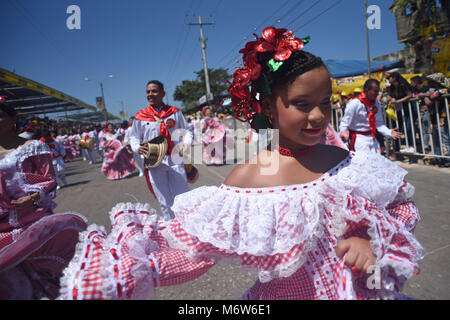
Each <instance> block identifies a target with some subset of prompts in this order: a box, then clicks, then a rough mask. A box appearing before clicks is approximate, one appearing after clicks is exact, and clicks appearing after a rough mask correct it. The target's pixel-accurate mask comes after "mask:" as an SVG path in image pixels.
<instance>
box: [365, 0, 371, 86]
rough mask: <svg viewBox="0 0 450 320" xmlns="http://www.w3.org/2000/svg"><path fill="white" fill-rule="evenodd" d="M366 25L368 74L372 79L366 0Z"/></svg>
mask: <svg viewBox="0 0 450 320" xmlns="http://www.w3.org/2000/svg"><path fill="white" fill-rule="evenodd" d="M364 17H365V19H364V25H365V27H366V47H367V74H368V76H369V79H370V48H369V28H368V27H367V19H368V16H367V0H364Z"/></svg>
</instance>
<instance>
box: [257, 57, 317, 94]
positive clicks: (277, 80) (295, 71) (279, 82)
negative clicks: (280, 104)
mask: <svg viewBox="0 0 450 320" xmlns="http://www.w3.org/2000/svg"><path fill="white" fill-rule="evenodd" d="M273 54H274V53H273V51H269V52H264V53H263V54H261V55H260V56H259V57H258V62H259V63H260V65H261V66H262V67H263V70H262V73H261V76H260V77H259V78H258V80H257V81H256V88H257V90H258V92H260V93H262V92H264V89H263V88H264V86H265V84H264V82H265V79H264V76H265V77H266V79H267V82H268V85H269V88H270V91H269V92H270V93H272V92H273V90H275V89H277V88H280V87H282V86H285V85H289V84H291V83H292V82H294V81H295V79H297V77H298V76H300V75H302V74H304V73H306V72H308V71H311V70H313V69H315V68H319V67H326V66H325V63H324V62H323V61H322V59H321V58H319V57H317V56H315V55H313V54H312V53H310V52H307V51H304V50H300V51H294V52H292V55H291V57H290V58H289V59H287V60H286V61H284V63H283V65H282V66H281V67H280V68H279V69H278V70H277V71H274V72H272V71H270V70H269V67H268V66H267V62H268V61H269V60H270V59H271V58H272V57H273ZM263 74H264V75H263Z"/></svg>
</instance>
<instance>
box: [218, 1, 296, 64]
mask: <svg viewBox="0 0 450 320" xmlns="http://www.w3.org/2000/svg"><path fill="white" fill-rule="evenodd" d="M290 1H291V0H287V1H285V2H284V3H283V4H282V5H281V6H279V7H278V9H277V10H275V12H274V13H272V14H271V15H270V17H269V18H266V19H265V20H264V21H263V22H262V23H260V24H259V25H258V26H257V27H256V28H255V31H256V30H257V29H259V28H260V27H261V26H262V25H264V24H265V23H267V21H268V20H270V19H272V18H273V17H274V16H275V14H277V13H278V11H280V10H281V9H282V8H283V7H285V6H286V4H288V3H289V2H290ZM303 1H304V0H301V2H303ZM251 35H252V34H249V35H248V36H247V37H250V36H251ZM241 45H242V40H241V41H239V43H238V44H237V45H235V46H234V47H233V48H232V49H231V50H230V51H229V52H228V53H227V54H226V55H224V56H223V57H222V58H221V59H220V60H219V61H218V62H217V63H216V65H218V66H220V65H221V64H220V63H221V62H222V61H224V60H225V59H226V58H227V57H228V56H229V55H230V54H232V53H233V52H235V51H236V50H237V49H238V48H239V47H240V46H241ZM233 60H234V58H233ZM227 65H228V63H227V64H225V66H227Z"/></svg>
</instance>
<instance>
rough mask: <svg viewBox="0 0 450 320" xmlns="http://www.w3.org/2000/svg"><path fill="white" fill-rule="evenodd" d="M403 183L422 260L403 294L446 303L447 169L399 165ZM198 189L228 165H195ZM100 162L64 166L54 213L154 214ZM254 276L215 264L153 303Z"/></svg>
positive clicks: (449, 286)
mask: <svg viewBox="0 0 450 320" xmlns="http://www.w3.org/2000/svg"><path fill="white" fill-rule="evenodd" d="M399 165H401V166H403V167H404V168H405V169H407V170H408V172H409V174H408V176H407V180H408V181H409V182H411V183H412V184H413V185H414V186H415V188H416V192H415V196H414V200H415V201H416V202H417V206H418V207H419V210H420V214H421V218H422V219H421V221H420V222H419V224H418V226H417V228H416V231H415V235H416V237H417V239H418V240H419V242H420V243H421V244H422V245H423V246H424V248H425V250H426V255H425V258H424V261H423V264H422V266H421V273H420V274H419V275H417V276H415V277H414V278H412V279H410V280H409V281H408V282H407V284H406V287H405V289H404V293H405V294H407V295H410V296H413V297H415V298H418V299H430V300H435V299H450V268H449V267H448V266H449V265H450V192H449V190H450V169H445V168H436V167H427V166H423V165H409V164H402V163H399ZM197 167H198V169H199V172H200V177H199V179H198V180H197V182H196V183H195V184H192V185H190V187H191V188H196V187H199V186H202V185H216V186H218V185H220V184H221V183H222V182H223V181H224V179H225V177H226V176H227V175H228V173H229V172H231V170H232V169H233V165H224V166H205V165H199V166H197ZM100 169H101V163H98V164H94V165H90V164H89V163H87V162H86V161H83V160H82V159H80V158H78V159H76V160H75V161H74V162H71V163H68V164H67V181H68V186H66V187H65V188H62V189H61V190H59V191H58V194H57V197H56V199H55V202H56V203H57V204H58V207H57V208H56V209H55V212H66V211H74V212H78V213H81V214H83V215H84V216H86V217H87V218H88V220H89V223H95V224H97V225H103V226H104V227H105V228H106V230H108V231H109V230H110V226H111V224H110V222H109V218H108V212H109V211H110V210H111V208H112V207H114V205H115V204H117V203H119V202H145V203H149V204H150V205H151V206H152V207H153V208H155V209H156V210H157V211H158V212H159V210H160V209H159V204H158V203H157V201H156V200H155V199H154V197H153V195H151V194H150V192H149V191H148V189H147V185H146V182H145V178H144V177H138V175H137V173H135V174H134V175H132V176H131V177H128V178H126V179H123V180H118V181H109V180H107V179H106V178H105V177H104V175H103V174H102V173H101V170H100ZM255 279H256V277H255V276H254V275H244V274H241V273H240V271H239V266H237V265H233V264H228V263H219V264H217V265H216V266H214V267H213V268H212V269H210V270H209V271H208V272H207V273H206V274H205V275H203V276H202V277H200V278H199V279H197V280H195V281H192V282H189V283H186V284H183V285H179V286H173V287H162V288H158V289H156V291H155V294H154V295H153V296H152V297H151V299H155V300H204V299H207V300H216V299H217V300H234V299H239V298H240V297H241V295H242V294H243V293H244V292H245V291H246V290H247V289H248V288H249V287H250V286H251V285H252V284H253V283H254V281H255Z"/></svg>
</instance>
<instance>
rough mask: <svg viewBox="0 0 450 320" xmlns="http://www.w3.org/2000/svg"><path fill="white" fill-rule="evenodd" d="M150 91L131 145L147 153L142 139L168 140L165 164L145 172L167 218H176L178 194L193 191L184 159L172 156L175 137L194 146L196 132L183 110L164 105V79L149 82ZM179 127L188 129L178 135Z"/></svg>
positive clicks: (137, 121) (134, 125)
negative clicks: (176, 132) (189, 124)
mask: <svg viewBox="0 0 450 320" xmlns="http://www.w3.org/2000/svg"><path fill="white" fill-rule="evenodd" d="M146 93H147V100H148V102H149V104H150V105H149V106H148V107H147V108H145V109H142V110H141V111H139V112H138V113H137V114H136V116H135V119H134V121H133V125H132V127H131V133H130V145H131V149H132V150H133V152H137V153H139V154H145V153H147V151H148V149H147V147H144V146H141V143H142V142H145V141H148V140H151V139H153V138H156V137H158V136H161V135H162V136H165V137H166V139H167V140H168V143H169V150H168V153H167V154H166V156H165V157H164V160H163V161H162V163H161V164H160V165H159V166H158V167H156V168H150V169H144V171H145V172H144V173H145V177H146V180H147V185H148V187H149V189H150V191H151V192H152V193H153V194H154V195H155V197H156V199H157V200H158V201H159V203H160V205H161V211H162V213H163V215H164V217H165V219H172V218H174V214H173V212H172V210H171V209H170V207H171V206H172V204H173V201H174V199H175V196H177V195H179V194H181V193H184V192H187V191H188V190H189V187H188V183H187V177H186V169H185V167H184V163H182V161H176V162H177V163H175V162H174V159H172V157H171V156H170V155H171V151H172V149H173V148H174V147H175V145H176V144H175V141H173V140H181V139H179V138H180V137H181V136H183V139H182V141H177V142H182V143H184V144H185V145H190V144H191V143H192V133H191V132H190V131H189V127H188V124H187V123H186V120H185V118H184V116H183V113H182V112H181V111H180V110H178V109H177V108H175V107H171V106H168V105H165V104H164V102H163V98H164V96H165V92H164V85H163V84H162V83H161V82H159V81H157V80H152V81H150V82H149V83H148V84H147V89H146ZM177 129H183V130H184V131H183V132H182V133H181V134H180V135H177V137H175V132H174V131H175V130H177ZM172 137H173V140H172ZM179 162H181V163H179Z"/></svg>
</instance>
